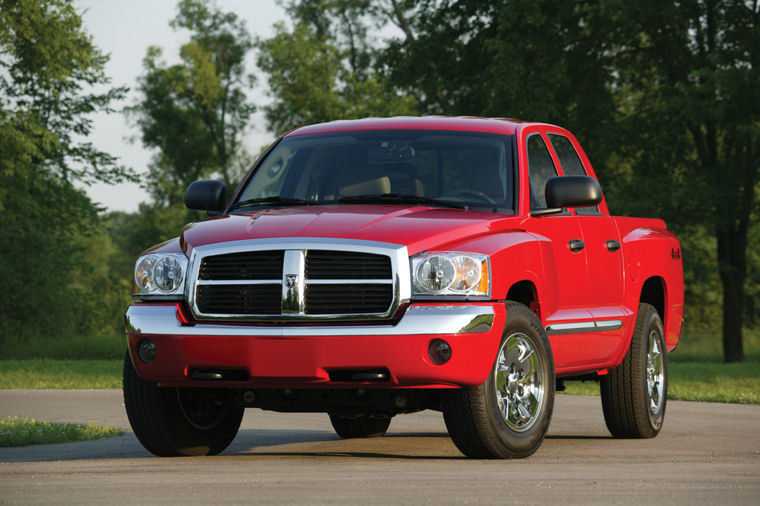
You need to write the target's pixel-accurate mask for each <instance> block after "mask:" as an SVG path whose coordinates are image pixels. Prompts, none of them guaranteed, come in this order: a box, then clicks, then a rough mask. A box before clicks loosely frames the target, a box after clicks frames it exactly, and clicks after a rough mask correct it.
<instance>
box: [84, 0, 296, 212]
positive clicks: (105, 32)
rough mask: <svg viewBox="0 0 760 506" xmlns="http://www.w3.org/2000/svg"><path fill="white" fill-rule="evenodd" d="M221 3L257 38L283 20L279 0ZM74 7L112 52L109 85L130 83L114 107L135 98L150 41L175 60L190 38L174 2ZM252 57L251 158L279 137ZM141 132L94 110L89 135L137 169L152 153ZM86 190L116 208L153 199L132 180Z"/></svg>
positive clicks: (106, 1) (88, 0)
mask: <svg viewBox="0 0 760 506" xmlns="http://www.w3.org/2000/svg"><path fill="white" fill-rule="evenodd" d="M217 5H218V6H219V8H220V9H222V10H223V11H229V12H234V13H235V14H237V16H238V17H239V18H241V19H243V20H245V22H246V24H247V27H248V31H249V32H250V33H251V35H252V36H253V37H271V36H272V35H273V34H274V31H273V29H272V25H274V23H275V22H277V21H281V20H285V12H284V10H283V9H282V8H281V7H280V6H278V5H276V3H275V0H256V1H251V0H248V1H246V0H217ZM74 7H75V8H76V10H77V12H78V13H79V14H80V15H81V16H82V20H83V23H84V27H85V30H86V31H87V33H89V34H90V35H92V38H93V42H94V43H95V45H96V46H97V47H98V48H100V50H101V51H103V52H104V53H106V54H109V55H110V57H111V59H110V61H109V62H108V64H107V65H106V69H105V70H106V75H108V76H109V77H110V78H111V80H112V81H111V84H112V85H113V86H122V85H126V86H128V87H129V88H130V92H129V94H128V97H127V99H126V100H124V101H123V102H122V103H120V104H113V105H114V108H116V109H121V108H122V107H124V106H126V105H131V104H134V103H135V102H136V101H137V98H138V95H137V93H136V91H135V90H136V88H137V77H138V76H139V75H140V74H141V73H142V72H143V67H142V60H143V58H144V57H145V52H146V50H147V48H148V46H151V45H154V46H159V47H161V48H162V49H163V59H164V60H165V61H167V62H168V63H170V64H173V63H175V62H178V61H179V48H180V46H181V45H182V44H184V43H186V42H187V41H188V40H189V34H188V33H187V32H182V31H174V30H173V29H172V28H171V27H170V26H169V21H170V20H171V19H172V18H173V17H174V16H175V15H176V12H177V8H176V2H174V1H169V0H131V1H129V2H124V1H121V0H75V1H74ZM254 60H255V57H254V54H253V52H251V53H250V54H249V56H248V61H247V62H246V63H247V64H246V68H247V69H248V71H249V72H253V73H255V74H256V77H257V78H258V82H257V85H256V88H254V89H252V90H251V91H250V93H249V94H248V98H249V99H251V100H253V102H254V103H255V104H256V105H257V107H259V112H257V113H256V114H255V115H254V116H253V119H252V121H251V125H252V126H251V129H250V131H249V132H248V134H247V135H246V137H245V140H244V142H243V145H244V147H245V148H246V149H247V150H248V152H249V153H251V156H252V157H255V156H256V155H257V154H258V153H259V151H260V149H261V147H262V146H265V145H268V144H270V143H271V142H272V141H273V140H274V139H275V137H276V135H275V134H273V133H271V132H267V131H266V128H265V127H264V124H265V121H264V115H263V113H262V112H261V106H262V105H264V104H266V103H267V102H268V101H269V100H270V99H268V98H267V96H266V82H265V80H266V79H265V77H266V76H262V75H261V74H260V72H257V69H256V67H255V61H254ZM139 137H140V131H139V129H138V128H137V127H136V126H134V125H130V124H129V123H128V122H127V120H126V118H125V117H124V115H122V114H120V113H114V114H96V115H93V129H92V132H91V134H90V136H89V138H88V140H89V141H90V142H92V143H93V144H94V146H95V147H96V148H98V149H100V150H102V151H105V152H107V153H110V154H112V155H114V156H117V157H119V159H120V161H121V163H122V164H124V165H126V166H128V167H131V168H132V169H134V170H135V171H136V172H138V173H145V172H146V170H147V166H148V162H149V161H150V157H151V152H150V151H148V150H147V149H145V148H144V147H143V145H142V143H141V142H140V139H139ZM130 139H134V142H130ZM251 162H253V160H251ZM86 190H87V194H88V195H89V196H90V198H91V199H92V200H93V202H95V203H98V204H100V205H102V206H104V207H106V208H107V209H109V210H113V211H127V212H134V211H137V207H138V204H139V203H140V202H147V201H149V200H150V197H149V196H148V194H147V192H146V191H145V190H144V189H142V188H140V186H139V185H138V184H134V183H125V184H118V185H108V184H104V183H103V184H95V185H92V186H90V187H88V188H86Z"/></svg>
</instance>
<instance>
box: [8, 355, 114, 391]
mask: <svg viewBox="0 0 760 506" xmlns="http://www.w3.org/2000/svg"><path fill="white" fill-rule="evenodd" d="M121 353H122V356H123V353H124V351H123V350H122V352H121ZM122 365H123V360H53V359H48V358H43V359H28V360H0V389H8V388H53V389H88V388H95V389H104V388H121V371H122Z"/></svg>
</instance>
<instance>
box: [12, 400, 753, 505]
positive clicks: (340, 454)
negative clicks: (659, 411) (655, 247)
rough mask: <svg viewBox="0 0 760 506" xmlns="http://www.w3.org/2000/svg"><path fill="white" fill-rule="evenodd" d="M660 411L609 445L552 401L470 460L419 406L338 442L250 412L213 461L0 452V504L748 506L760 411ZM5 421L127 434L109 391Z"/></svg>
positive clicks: (302, 422)
mask: <svg viewBox="0 0 760 506" xmlns="http://www.w3.org/2000/svg"><path fill="white" fill-rule="evenodd" d="M667 410H668V411H667V415H666V420H665V425H664V427H663V429H662V432H661V433H660V435H659V436H658V437H657V438H654V439H649V440H615V439H612V438H611V437H610V436H609V433H608V432H607V430H606V428H605V426H604V420H603V417H602V410H601V405H600V402H599V399H598V398H593V397H571V396H558V397H557V402H556V406H555V410H554V418H553V420H552V424H551V427H550V429H549V435H548V437H547V439H546V440H545V441H544V444H543V446H542V447H541V448H540V449H539V451H538V452H537V453H536V454H535V455H533V456H532V457H530V458H528V459H525V460H517V461H481V460H468V459H465V458H464V457H462V456H461V454H460V453H459V452H458V451H457V449H456V448H455V447H454V445H453V444H452V443H451V440H450V439H449V438H448V435H447V434H446V428H445V426H444V423H443V418H442V416H441V415H440V414H439V413H436V412H432V411H426V412H422V413H417V414H413V415H402V416H398V417H396V418H394V420H393V422H392V423H391V427H390V429H389V433H388V434H387V435H386V436H385V437H383V438H379V439H364V440H340V439H338V437H337V436H336V435H335V434H334V433H333V431H332V428H331V426H330V422H329V420H328V418H327V416H326V415H322V414H280V413H271V412H264V411H260V410H254V409H249V410H247V411H246V414H245V417H244V419H243V425H242V427H241V430H240V433H239V434H238V436H237V438H236V439H235V441H233V443H232V445H231V446H230V447H229V448H228V449H227V450H226V451H225V452H224V453H223V454H222V455H219V456H216V457H196V458H174V459H161V458H157V457H153V456H152V455H151V454H149V453H148V452H147V451H145V450H144V449H143V448H142V446H140V444H139V442H138V441H137V439H136V438H135V436H134V435H133V434H132V433H131V432H129V433H127V434H126V435H124V436H122V437H118V438H111V439H105V440H99V441H89V442H83V443H67V444H57V445H44V446H32V447H25V448H0V504H43V503H45V504H108V503H111V504H175V503H182V504H209V503H211V504H221V503H224V504H252V503H254V504H274V503H276V504H295V503H300V504H326V503H330V504H347V503H351V504H357V503H361V504H381V503H382V504H401V503H404V504H406V503H411V504H433V503H435V504H467V503H469V504H518V503H519V504H546V503H553V504H599V503H623V504H632V503H641V502H647V503H654V504H666V503H667V504H669V503H675V504H753V505H756V504H760V406H745V405H729V404H713V403H690V402H677V401H670V402H669V403H668V407H667ZM6 416H20V417H21V416H23V417H33V418H35V419H38V420H49V421H59V422H77V423H82V422H99V423H105V424H109V425H115V426H118V427H122V428H124V429H126V430H129V422H128V421H127V417H126V414H125V413H124V407H123V403H122V399H121V392H119V391H103V390H100V391H98V390H92V391H87V390H74V391H71V390H68V391H66V390H59V391H50V390H0V417H6Z"/></svg>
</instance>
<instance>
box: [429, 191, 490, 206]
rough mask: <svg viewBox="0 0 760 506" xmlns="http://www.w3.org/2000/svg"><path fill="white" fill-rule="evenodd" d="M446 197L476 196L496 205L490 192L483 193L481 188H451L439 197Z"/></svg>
mask: <svg viewBox="0 0 760 506" xmlns="http://www.w3.org/2000/svg"><path fill="white" fill-rule="evenodd" d="M446 197H461V198H467V197H475V198H477V199H479V200H483V201H485V202H488V203H489V204H491V205H494V206H495V205H496V201H495V200H494V199H492V198H491V197H490V196H489V195H488V194H486V193H483V192H482V191H479V190H472V189H470V188H460V189H458V190H451V191H450V192H446V193H444V194H443V195H441V196H440V197H438V198H440V199H444V198H446Z"/></svg>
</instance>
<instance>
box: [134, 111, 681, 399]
mask: <svg viewBox="0 0 760 506" xmlns="http://www.w3.org/2000/svg"><path fill="white" fill-rule="evenodd" d="M379 128H388V129H401V128H408V129H423V128H427V129H437V130H442V129H447V130H462V131H481V132H489V133H504V134H514V135H516V136H517V143H518V147H517V159H518V163H519V185H520V188H519V199H518V202H519V206H518V215H516V216H515V215H506V214H496V213H490V212H483V211H466V210H457V209H444V208H430V207H425V206H397V205H382V206H381V205H320V206H308V207H294V208H278V209H271V210H267V211H264V212H261V211H258V212H255V213H243V214H238V215H224V216H219V217H215V218H210V219H207V220H204V221H201V222H197V223H193V224H191V225H189V226H188V227H186V228H185V230H184V231H183V233H182V236H181V237H180V240H179V241H177V240H174V241H170V242H167V243H165V244H164V245H162V246H161V247H160V248H158V249H156V251H177V250H178V249H179V248H180V247H181V249H182V250H183V251H185V253H186V254H189V253H190V252H191V250H192V248H193V247H196V246H199V245H203V244H211V243H217V242H225V241H236V240H242V239H257V238H277V237H322V238H324V237H334V238H345V239H362V240H371V241H383V242H391V243H396V244H404V245H406V246H407V248H408V251H409V254H410V255H413V254H415V253H418V252H420V251H424V250H433V251H434V250H453V251H468V252H475V253H484V254H487V255H489V256H490V258H491V267H492V289H491V293H492V299H493V300H494V303H493V304H494V308H496V310H497V318H496V320H495V325H494V328H493V330H492V331H491V332H490V333H488V334H468V335H451V336H369V337H368V336H353V337H327V338H325V337H301V338H299V337H294V338H293V337H289V338H283V337H266V338H261V337H221V338H220V337H213V338H212V337H202V336H201V337H199V336H192V337H191V336H183V335H176V336H170V337H155V336H154V337H155V339H156V342H157V345H158V349H159V357H160V358H159V360H157V361H156V362H155V363H153V364H151V365H149V366H148V365H144V364H141V363H140V361H139V360H136V361H135V362H136V366H137V368H138V372H139V373H140V374H141V375H143V376H144V377H146V378H150V379H156V380H161V381H164V382H169V384H182V383H183V382H186V383H188V384H191V383H192V381H190V380H187V379H186V378H185V375H184V371H185V370H186V368H188V367H234V368H244V369H246V370H248V371H249V373H250V375H251V378H252V379H251V383H248V384H249V385H253V386H275V385H278V386H282V385H287V386H297V387H308V386H321V387H324V386H326V385H327V384H328V380H327V376H326V372H325V371H326V370H327V369H329V368H331V367H334V368H340V367H347V368H354V367H356V368H360V367H387V368H388V369H389V370H390V372H391V375H392V378H393V384H394V385H395V386H398V387H408V386H423V385H425V386H431V385H433V386H435V385H439V386H447V385H475V384H479V383H480V382H482V381H483V380H484V379H485V378H486V377H487V376H488V374H489V372H490V369H491V367H492V365H493V360H494V358H495V354H496V350H497V347H498V344H499V340H500V338H501V328H502V327H503V323H504V311H503V308H504V305H503V301H504V300H505V299H506V298H507V294H508V292H509V289H510V287H512V286H513V285H514V284H516V283H518V282H526V281H527V282H529V283H530V284H531V286H532V289H533V291H534V295H535V300H534V302H533V304H532V308H533V309H534V310H536V312H537V314H538V315H539V317H540V318H541V320H542V323H543V324H544V325H550V324H557V323H567V322H584V321H590V320H598V319H607V320H609V319H619V320H621V321H622V322H623V327H622V328H621V329H619V330H616V331H608V332H593V333H586V334H569V335H557V336H551V338H550V342H551V345H552V350H553V354H554V360H555V367H556V372H557V373H558V374H563V373H573V372H581V371H593V370H600V371H603V370H606V369H608V368H610V367H614V366H616V365H618V364H619V363H620V362H621V361H622V359H623V357H624V356H625V353H626V350H627V349H628V345H629V343H630V340H631V335H632V332H633V327H634V325H635V319H636V312H637V310H638V305H639V302H640V300H641V293H642V288H643V286H644V284H645V283H646V282H647V281H648V280H653V282H656V283H658V284H659V285H658V286H661V287H662V290H663V291H664V293H665V297H664V298H665V304H664V308H663V312H664V314H663V315H662V316H663V320H664V326H665V333H666V343H667V347H668V349H669V350H673V349H674V348H675V347H676V345H677V344H678V339H679V336H680V333H681V325H682V319H683V269H682V264H681V259H680V255H678V258H674V256H673V255H672V254H671V252H672V251H674V250H679V251H680V245H679V243H678V240H677V238H676V237H675V236H674V235H673V234H672V233H671V232H669V231H667V229H666V227H665V224H664V222H663V221H662V220H654V219H640V218H619V217H611V216H610V215H609V213H608V210H607V205H606V202H605V201H603V202H602V203H601V204H600V205H599V210H600V211H601V216H593V217H588V216H576V215H575V213H573V214H571V215H567V216H560V215H551V216H544V217H539V218H533V217H530V210H529V189H528V174H527V156H526V153H525V141H526V139H527V136H528V135H529V134H531V133H539V134H541V135H542V136H544V139H545V140H546V139H547V138H546V133H547V132H550V133H558V134H562V135H565V136H566V137H567V138H568V139H570V141H571V143H572V144H573V146H574V147H575V149H576V151H577V152H578V154H579V157H580V159H581V162H582V164H583V166H584V168H585V169H586V172H587V173H588V174H589V175H590V176H592V177H595V174H594V172H593V168H592V167H591V164H590V163H589V161H588V158H587V157H586V155H585V153H584V152H583V150H582V148H581V147H580V144H579V143H578V141H577V140H576V139H575V137H573V136H572V135H571V134H570V133H569V132H567V131H566V130H564V129H562V128H559V127H556V126H551V125H544V124H536V123H523V122H518V121H511V120H503V119H495V120H488V119H480V118H475V119H471V118H470V119H468V118H390V119H368V120H359V121H339V122H332V123H327V124H322V125H314V126H309V127H304V128H301V129H297V130H295V131H293V132H291V133H289V134H288V135H309V134H314V133H325V132H335V131H348V130H367V129H379ZM547 145H549V146H550V143H549V142H548V141H547ZM551 154H552V157H553V158H554V160H555V163H558V160H557V156H556V154H555V153H554V152H553V150H551ZM561 173H562V171H561V168H560V174H561ZM574 238H577V239H583V240H584V242H585V248H584V250H582V251H581V252H578V253H572V252H570V251H569V248H568V246H567V244H568V241H569V240H570V239H574ZM608 239H612V240H617V241H619V242H620V243H621V244H622V247H621V248H620V249H619V250H617V251H616V252H610V251H609V250H608V249H607V248H606V241H607V240H608ZM454 303H464V302H454ZM141 337H143V336H142V335H140V334H133V335H129V342H130V349H131V350H132V351H133V352H134V345H135V343H136V342H137V341H139V339H140V338H141ZM433 337H436V338H439V337H442V338H444V339H446V340H448V341H449V342H450V343H451V344H452V347H453V348H454V358H453V359H452V361H451V362H450V363H448V364H446V365H444V366H435V365H433V364H431V363H430V362H429V360H428V359H427V358H426V354H427V346H428V343H429V341H430V339H432V338H433ZM151 338H153V337H151ZM331 385H334V384H331ZM353 385H354V386H355V384H353ZM334 386H340V385H334Z"/></svg>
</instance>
